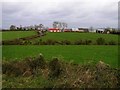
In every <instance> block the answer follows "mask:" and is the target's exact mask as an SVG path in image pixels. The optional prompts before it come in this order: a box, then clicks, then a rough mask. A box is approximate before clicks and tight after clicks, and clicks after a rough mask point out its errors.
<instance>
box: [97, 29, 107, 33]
mask: <svg viewBox="0 0 120 90" xmlns="http://www.w3.org/2000/svg"><path fill="white" fill-rule="evenodd" d="M104 31H105V29H103V28H98V29H97V30H96V33H104Z"/></svg>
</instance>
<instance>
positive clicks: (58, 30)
mask: <svg viewBox="0 0 120 90" xmlns="http://www.w3.org/2000/svg"><path fill="white" fill-rule="evenodd" d="M48 31H49V32H61V30H60V29H57V28H49V29H48Z"/></svg>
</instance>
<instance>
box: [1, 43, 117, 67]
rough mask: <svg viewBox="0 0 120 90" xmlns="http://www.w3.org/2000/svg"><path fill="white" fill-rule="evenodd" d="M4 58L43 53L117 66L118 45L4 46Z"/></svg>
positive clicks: (84, 61)
mask: <svg viewBox="0 0 120 90" xmlns="http://www.w3.org/2000/svg"><path fill="white" fill-rule="evenodd" d="M2 51H3V52H2V58H3V60H14V59H16V58H17V60H19V59H23V58H25V57H29V56H32V57H33V56H36V55H38V54H39V53H42V54H43V55H44V57H45V58H46V59H47V60H50V59H51V58H52V57H59V58H63V59H64V60H66V61H74V62H75V63H80V64H84V63H88V62H89V61H93V62H98V61H100V60H101V61H104V62H105V63H108V64H110V65H111V66H115V67H117V64H118V46H97V45H80V46H76V45H69V46H65V45H64V46H60V45H56V46H52V45H48V46H47V45H46V46H44V45H43V46H34V45H33V46H14V45H13V46H3V47H2Z"/></svg>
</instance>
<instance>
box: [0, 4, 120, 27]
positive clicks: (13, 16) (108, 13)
mask: <svg viewBox="0 0 120 90" xmlns="http://www.w3.org/2000/svg"><path fill="white" fill-rule="evenodd" d="M52 5H54V4H52ZM94 5H95V4H91V5H89V3H85V2H68V3H64V2H62V3H60V4H57V5H56V6H55V7H54V8H52V6H50V8H45V7H46V6H44V5H43V6H40V4H32V3H4V4H3V11H2V12H3V13H2V15H3V27H4V28H8V27H9V26H10V25H11V24H15V25H17V26H18V25H34V24H39V23H43V24H45V25H46V26H49V27H51V26H52V22H53V21H63V22H66V23H68V26H69V27H70V28H71V27H80V26H81V27H82V26H83V27H89V26H94V27H105V26H111V27H117V25H116V24H117V23H116V22H117V17H118V16H117V15H116V13H117V6H116V5H117V4H116V3H112V2H111V3H106V4H105V5H104V6H97V5H96V6H97V7H96V6H94ZM98 5H99V4H98ZM44 8H45V9H44Z"/></svg>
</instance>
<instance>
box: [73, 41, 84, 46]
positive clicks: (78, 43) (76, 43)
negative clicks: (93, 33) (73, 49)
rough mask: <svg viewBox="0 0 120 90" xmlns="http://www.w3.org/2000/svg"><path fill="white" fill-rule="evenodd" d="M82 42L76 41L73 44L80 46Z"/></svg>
mask: <svg viewBox="0 0 120 90" xmlns="http://www.w3.org/2000/svg"><path fill="white" fill-rule="evenodd" d="M82 43H83V41H82V40H77V41H75V42H74V44H75V45H82Z"/></svg>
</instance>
